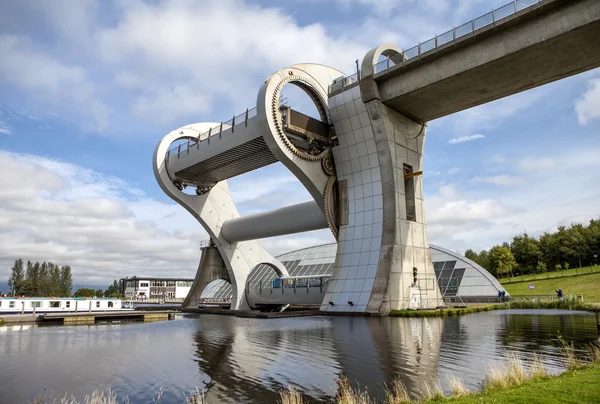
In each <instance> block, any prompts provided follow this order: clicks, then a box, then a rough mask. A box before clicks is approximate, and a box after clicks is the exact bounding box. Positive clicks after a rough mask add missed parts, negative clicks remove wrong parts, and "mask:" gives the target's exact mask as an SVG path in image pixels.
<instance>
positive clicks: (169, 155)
mask: <svg viewBox="0 0 600 404" xmlns="http://www.w3.org/2000/svg"><path fill="white" fill-rule="evenodd" d="M169 157H171V150H167V156H166V157H165V160H166V161H167V163H168V162H169Z"/></svg>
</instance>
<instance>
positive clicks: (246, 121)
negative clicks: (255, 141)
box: [244, 108, 248, 126]
mask: <svg viewBox="0 0 600 404" xmlns="http://www.w3.org/2000/svg"><path fill="white" fill-rule="evenodd" d="M244 122H245V123H246V126H248V108H246V120H245V121H244Z"/></svg>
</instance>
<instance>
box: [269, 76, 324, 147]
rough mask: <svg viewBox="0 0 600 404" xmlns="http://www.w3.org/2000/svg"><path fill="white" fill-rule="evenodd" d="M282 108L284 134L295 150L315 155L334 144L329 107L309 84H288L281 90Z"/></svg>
mask: <svg viewBox="0 0 600 404" xmlns="http://www.w3.org/2000/svg"><path fill="white" fill-rule="evenodd" d="M279 111H280V113H281V119H282V127H283V130H284V132H285V136H286V137H287V138H288V140H289V141H290V142H291V143H292V145H293V146H294V147H295V148H296V150H298V151H299V152H302V153H305V154H309V155H312V156H316V155H320V154H321V153H322V152H323V151H324V150H326V149H327V148H328V147H330V146H331V139H330V137H331V136H330V132H331V128H330V126H329V122H328V117H327V106H326V105H324V102H323V101H322V100H321V99H320V98H319V95H318V94H317V93H316V92H315V91H313V90H312V89H311V88H310V87H308V85H307V84H305V83H302V82H289V83H286V84H285V85H284V86H283V88H282V89H281V92H280V97H279Z"/></svg>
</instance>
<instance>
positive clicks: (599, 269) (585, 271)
mask: <svg viewBox="0 0 600 404" xmlns="http://www.w3.org/2000/svg"><path fill="white" fill-rule="evenodd" d="M593 273H600V265H596V266H591V267H583V268H571V269H565V270H562V271H550V272H544V273H541V274H528V275H521V276H513V277H511V278H505V279H498V280H499V281H500V283H501V284H503V285H505V284H511V283H515V282H528V281H539V280H542V279H554V278H567V277H569V276H582V275H590V274H593Z"/></svg>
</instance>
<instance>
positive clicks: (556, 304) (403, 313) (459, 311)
mask: <svg viewBox="0 0 600 404" xmlns="http://www.w3.org/2000/svg"><path fill="white" fill-rule="evenodd" d="M511 309H554V310H559V309H560V310H582V311H595V310H596V306H594V305H593V304H588V303H582V302H580V301H578V300H575V299H563V300H554V301H551V302H533V301H529V300H519V301H514V302H507V303H498V304H486V305H480V306H471V307H466V308H452V309H437V310H392V312H391V313H390V316H392V317H446V316H464V315H465V314H471V313H479V312H482V311H492V310H511Z"/></svg>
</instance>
